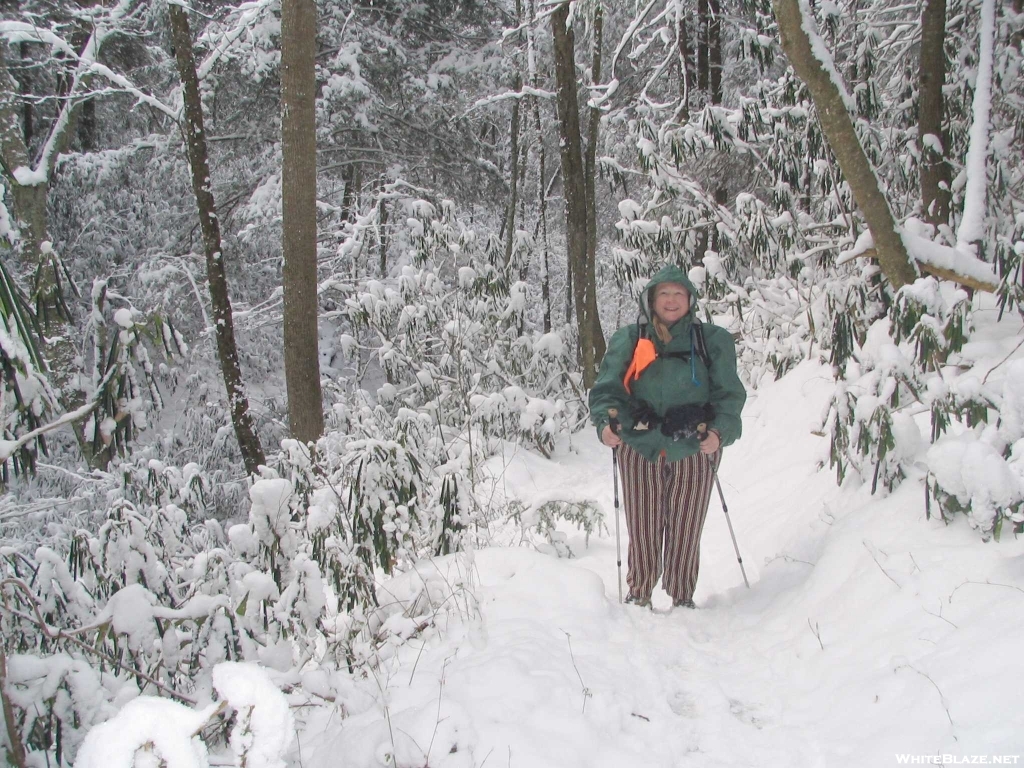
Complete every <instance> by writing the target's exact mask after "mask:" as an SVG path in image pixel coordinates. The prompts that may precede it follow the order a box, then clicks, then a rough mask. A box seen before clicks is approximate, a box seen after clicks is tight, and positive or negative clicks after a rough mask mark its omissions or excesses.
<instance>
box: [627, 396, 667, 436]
mask: <svg viewBox="0 0 1024 768" xmlns="http://www.w3.org/2000/svg"><path fill="white" fill-rule="evenodd" d="M629 415H630V417H631V418H632V419H633V431H634V432H644V431H646V430H649V429H651V428H652V427H655V426H657V424H658V422H659V421H661V418H660V417H659V416H658V412H657V411H655V410H654V408H653V407H652V406H651V404H650V403H648V402H647V401H646V400H637V401H635V402H634V403H633V407H632V408H630V409H629Z"/></svg>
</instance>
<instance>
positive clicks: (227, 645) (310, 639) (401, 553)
mask: <svg viewBox="0 0 1024 768" xmlns="http://www.w3.org/2000/svg"><path fill="white" fill-rule="evenodd" d="M407 413H408V419H407V421H405V422H402V421H401V420H399V422H398V426H395V425H394V424H390V423H389V424H387V425H386V426H385V427H383V428H381V427H380V424H381V422H377V421H372V422H371V421H370V420H371V419H372V418H373V416H374V414H373V413H372V412H370V413H363V414H360V415H359V416H358V418H353V419H352V420H351V424H353V425H355V427H356V428H355V429H353V430H352V431H351V432H350V433H342V432H332V433H330V434H328V435H327V436H326V437H325V438H324V439H323V440H321V441H320V444H319V445H318V447H317V451H316V452H315V454H313V455H312V456H310V455H309V454H308V453H307V452H306V449H305V448H304V447H303V446H301V445H300V444H298V443H295V442H290V443H286V444H285V445H284V446H283V450H282V453H281V455H280V456H279V458H278V460H277V462H276V464H275V467H274V468H270V467H268V468H265V469H264V471H263V476H262V477H261V478H260V479H258V480H256V481H255V483H254V484H253V485H252V487H251V488H250V502H251V503H250V511H249V515H248V519H247V520H246V521H245V522H243V523H237V524H235V525H231V526H229V527H228V528H227V529H226V530H225V529H224V527H223V526H222V525H221V524H220V523H217V522H215V521H212V520H210V521H207V522H205V523H204V524H196V523H195V522H194V520H195V517H194V515H195V514H196V513H197V512H198V511H200V510H201V509H202V506H201V502H202V487H203V482H202V474H201V473H199V472H198V471H197V470H196V469H195V468H185V469H184V470H179V469H177V468H174V467H171V466H168V465H163V464H159V463H157V462H152V461H151V462H149V463H148V464H146V465H131V466H129V467H127V468H126V469H125V475H124V477H125V478H126V480H127V481H128V490H125V489H124V488H120V489H113V490H112V491H111V492H110V493H109V498H108V500H109V507H108V508H107V509H106V510H104V511H102V512H100V513H93V514H92V515H91V516H90V515H85V514H80V515H79V516H78V517H76V518H72V519H71V520H69V522H68V523H66V524H64V525H59V524H54V525H51V526H50V527H49V529H47V530H46V531H43V532H40V536H44V537H45V539H46V541H45V543H44V544H41V545H35V544H33V543H32V540H31V539H30V538H28V537H25V538H24V539H23V540H22V543H21V544H19V545H7V546H4V547H3V548H2V549H0V592H2V602H0V628H2V631H3V638H4V643H3V652H4V654H5V656H4V659H5V663H6V665H7V668H8V672H9V674H8V675H7V680H8V683H7V687H6V689H5V690H6V691H7V695H8V697H9V703H10V706H11V708H12V709H11V711H12V717H13V718H14V723H15V727H16V729H17V731H18V739H19V740H20V743H21V744H22V745H23V751H24V753H25V760H26V761H28V763H31V764H35V763H38V762H45V760H46V759H50V760H51V762H52V761H54V760H56V761H63V760H67V759H69V758H73V756H74V754H75V752H76V750H77V749H78V746H79V744H80V742H81V738H82V736H83V735H84V733H85V731H86V730H87V729H88V728H89V727H90V726H92V725H94V724H97V723H99V722H102V721H104V720H106V719H107V718H109V717H110V716H112V715H113V714H114V713H115V712H117V711H118V710H120V709H121V708H122V707H123V706H124V705H125V703H126V702H128V701H129V700H132V699H134V698H136V697H137V696H139V695H140V694H146V695H160V696H164V697H171V698H177V699H178V700H181V701H187V700H188V699H189V697H195V696H198V695H200V694H201V693H202V692H203V691H208V690H209V688H210V686H211V685H212V686H216V687H217V688H218V690H219V689H220V684H219V683H218V682H217V669H220V668H221V667H218V665H221V664H222V663H223V662H229V661H231V662H255V663H259V664H261V665H263V666H265V667H267V668H269V669H272V670H277V671H280V672H287V671H289V670H293V669H297V668H300V667H302V665H303V664H305V663H306V662H308V661H310V660H314V659H315V660H317V661H318V663H320V664H322V665H327V666H331V665H336V666H338V667H341V668H345V669H350V670H354V669H357V668H360V667H362V666H365V665H368V664H375V663H377V661H378V660H379V658H380V657H381V654H382V653H385V652H390V651H387V650H386V649H393V648H394V647H396V646H397V645H400V644H401V643H402V642H404V641H405V640H406V639H408V638H409V637H410V636H412V634H415V633H419V632H422V631H425V630H426V629H428V628H429V627H431V626H432V624H433V621H434V619H435V617H436V616H437V615H438V614H439V613H443V612H444V610H448V609H447V608H445V609H442V608H441V607H439V605H438V604H437V603H435V602H433V599H434V595H433V593H431V594H430V595H427V594H426V593H424V594H423V595H422V596H420V593H418V592H417V593H416V594H415V595H412V596H411V597H408V599H406V598H402V599H400V600H396V599H394V597H393V595H390V594H389V595H385V596H382V595H381V594H380V593H379V592H378V579H379V578H380V577H381V576H383V575H384V574H386V573H392V572H394V571H396V570H409V569H410V568H411V567H412V566H413V565H414V564H415V563H416V562H418V561H419V560H420V558H422V557H423V556H425V555H430V554H433V553H434V552H435V551H437V550H439V549H440V548H441V547H442V545H443V544H444V543H445V542H447V545H448V546H449V548H451V547H456V546H460V545H461V537H460V534H459V532H458V530H457V526H459V525H462V526H464V525H466V524H467V523H468V518H467V517H466V516H465V515H464V514H463V513H461V512H458V511H457V510H456V508H455V507H453V508H452V513H453V514H452V515H450V516H449V518H448V520H447V522H446V521H445V520H444V519H443V516H442V518H435V517H434V516H432V515H429V514H427V510H435V509H443V508H444V505H445V504H449V505H452V504H453V499H452V498H451V497H452V496H453V495H454V496H456V497H458V496H459V495H460V494H459V491H458V484H457V481H456V480H454V479H450V481H449V482H448V483H444V482H440V483H438V484H437V487H436V489H435V488H434V487H433V486H432V485H429V484H428V483H426V482H425V480H424V478H423V476H422V469H421V467H420V466H419V464H418V462H417V460H416V459H415V458H413V456H414V451H421V450H423V444H424V443H425V438H424V435H423V434H422V433H421V432H420V429H421V428H422V426H423V425H422V423H421V418H420V417H417V416H416V415H415V414H414V413H412V412H411V411H409V412H407ZM376 415H377V416H379V415H380V414H376ZM360 425H361V426H360ZM371 430H372V431H373V433H374V436H373V437H370V436H369V435H368V434H367V432H369V431H371ZM129 476H131V478H130V477H129ZM111 477H113V474H112V475H111ZM448 477H449V478H456V477H459V475H458V474H457V473H456V472H455V471H454V470H453V471H452V472H450V473H449V475H448ZM102 496H103V494H97V495H95V496H94V497H93V498H97V497H102ZM190 503H194V505H195V506H193V507H192V508H191V509H192V513H191V514H190V513H188V512H186V510H185V508H184V505H187V504H190ZM76 522H77V523H79V524H80V527H79V526H76ZM94 525H95V528H94V527H93V526H94ZM40 536H37V537H36V538H37V540H40ZM449 597H450V596H449ZM445 599H447V598H445ZM461 602H462V603H463V604H464V603H465V601H464V600H463V601H461ZM452 609H455V604H453V606H452ZM410 627H412V629H411V630H410ZM222 693H223V691H222ZM238 722H241V719H239V720H238ZM243 730H244V729H243ZM234 738H235V737H232V744H234ZM239 738H242V737H239ZM243 742H244V738H243ZM240 743H242V742H240ZM136 746H141V743H140V744H139V745H136ZM239 749H242V747H239ZM197 754H198V753H197ZM17 764H22V763H17Z"/></svg>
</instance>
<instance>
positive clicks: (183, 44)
mask: <svg viewBox="0 0 1024 768" xmlns="http://www.w3.org/2000/svg"><path fill="white" fill-rule="evenodd" d="M167 12H168V14H169V16H170V22H171V40H172V43H173V45H174V56H175V60H176V61H177V64H178V74H179V76H180V77H181V85H182V90H183V92H184V101H185V146H186V148H187V151H188V161H189V166H190V167H191V169H192V191H193V192H194V193H195V196H196V206H197V207H198V209H199V223H200V228H201V230H202V234H203V250H204V251H205V253H206V277H207V280H208V281H209V284H210V304H211V305H212V308H213V324H214V333H215V335H216V339H217V357H218V358H219V359H220V370H221V375H222V376H223V378H224V388H225V389H226V390H227V394H228V402H229V403H230V405H231V424H232V426H233V427H234V429H235V438H236V439H237V440H238V447H239V448H240V449H241V451H242V461H243V462H244V463H245V471H246V473H247V474H250V475H253V474H256V473H257V472H258V471H259V467H260V464H266V458H265V457H264V455H263V446H261V445H260V440H259V437H258V436H257V434H256V430H255V428H254V425H253V421H252V414H250V413H249V400H248V398H247V397H246V396H245V388H244V387H243V386H242V371H241V368H240V366H239V364H238V350H237V348H236V347H235V328H234V322H233V320H232V316H231V299H230V297H229V296H228V280H227V275H226V274H225V271H224V254H223V251H222V250H221V240H220V223H219V220H218V218H217V208H216V203H215V201H214V199H213V190H212V185H211V181H210V163H209V160H208V158H207V151H206V131H205V130H204V128H203V104H202V101H201V98H200V95H199V78H198V77H197V76H196V62H195V54H194V53H193V50H192V32H191V30H190V29H189V23H188V16H187V15H186V12H185V9H184V8H182V7H181V6H180V5H177V4H176V3H169V4H168V6H167Z"/></svg>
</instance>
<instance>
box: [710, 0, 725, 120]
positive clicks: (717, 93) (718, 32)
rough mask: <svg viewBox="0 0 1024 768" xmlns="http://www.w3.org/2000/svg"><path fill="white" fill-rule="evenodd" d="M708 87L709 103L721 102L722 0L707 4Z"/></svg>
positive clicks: (714, 0) (713, 0) (712, 0)
mask: <svg viewBox="0 0 1024 768" xmlns="http://www.w3.org/2000/svg"><path fill="white" fill-rule="evenodd" d="M708 11H709V13H708V16H709V19H708V89H709V90H710V92H711V103H712V104H721V103H722V2H721V0H710V2H709V5H708Z"/></svg>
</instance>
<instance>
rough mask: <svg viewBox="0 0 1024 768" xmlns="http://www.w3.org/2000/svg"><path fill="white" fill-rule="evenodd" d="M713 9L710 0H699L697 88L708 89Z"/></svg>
mask: <svg viewBox="0 0 1024 768" xmlns="http://www.w3.org/2000/svg"><path fill="white" fill-rule="evenodd" d="M710 16H711V10H710V8H709V6H708V0H697V88H698V90H701V91H706V90H707V89H708V82H709V80H710V72H709V69H710V66H711V64H710V62H709V61H708V38H709V37H710V26H711V24H710V21H711V19H710Z"/></svg>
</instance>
